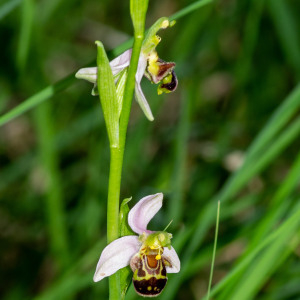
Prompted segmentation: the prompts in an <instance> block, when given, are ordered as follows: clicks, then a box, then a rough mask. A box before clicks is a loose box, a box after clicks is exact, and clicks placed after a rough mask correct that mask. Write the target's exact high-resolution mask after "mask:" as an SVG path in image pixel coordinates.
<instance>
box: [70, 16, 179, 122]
mask: <svg viewBox="0 0 300 300" xmlns="http://www.w3.org/2000/svg"><path fill="white" fill-rule="evenodd" d="M172 24H173V23H170V22H169V20H168V19H167V18H161V19H159V20H158V21H157V22H156V23H155V24H154V25H153V26H152V27H151V28H150V29H149V32H148V34H147V36H146V38H145V40H144V42H143V45H142V49H141V53H140V57H139V62H138V68H137V72H136V75H135V98H136V100H137V102H138V103H139V105H140V107H141V109H142V111H143V112H144V114H145V115H146V117H147V118H148V119H149V120H150V121H153V120H154V117H153V114H152V111H151V108H150V106H149V104H148V102H147V100H146V98H145V95H144V93H143V91H142V88H141V80H142V78H143V76H145V77H146V78H147V79H149V80H150V81H151V82H152V83H155V84H159V86H158V89H157V92H158V94H162V93H170V92H173V91H175V89H176V87H177V83H178V82H177V77H176V75H175V72H174V68H175V63H173V62H165V61H163V60H162V59H160V58H159V57H158V54H157V52H156V50H155V48H156V46H157V45H158V43H159V42H160V37H159V36H157V35H156V33H157V31H158V30H159V29H165V28H167V27H168V26H172ZM131 53H132V49H129V50H126V51H125V52H123V53H122V54H121V55H120V56H118V57H116V58H115V59H114V60H112V61H111V62H110V67H111V70H112V74H113V76H114V79H115V84H116V89H117V94H119V95H118V98H119V103H120V105H119V106H120V109H119V112H121V109H122V100H123V99H122V94H123V92H124V87H125V81H126V77H127V70H128V67H129V64H130V59H131ZM75 76H76V78H79V79H85V80H87V81H89V82H92V83H94V89H93V90H92V95H97V94H98V92H97V67H92V68H83V69H80V70H79V71H78V72H77V73H76V75H75ZM118 92H119V93H118Z"/></svg>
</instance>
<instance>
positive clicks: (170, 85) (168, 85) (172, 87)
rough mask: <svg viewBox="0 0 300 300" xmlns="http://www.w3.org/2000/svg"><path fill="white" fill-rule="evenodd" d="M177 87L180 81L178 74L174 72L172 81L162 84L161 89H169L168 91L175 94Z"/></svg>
mask: <svg viewBox="0 0 300 300" xmlns="http://www.w3.org/2000/svg"><path fill="white" fill-rule="evenodd" d="M177 85H178V80H177V77H176V74H175V72H174V71H172V81H171V82H170V83H162V84H161V85H160V88H163V89H167V90H168V91H170V92H173V91H175V90H176V88H177Z"/></svg>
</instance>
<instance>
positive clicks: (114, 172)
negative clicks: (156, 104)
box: [107, 147, 123, 300]
mask: <svg viewBox="0 0 300 300" xmlns="http://www.w3.org/2000/svg"><path fill="white" fill-rule="evenodd" d="M110 155H111V156H110V171H109V182H108V200H107V243H111V242H112V241H114V240H115V239H117V238H118V237H119V236H118V233H119V202H120V189H121V175H122V165H123V151H121V149H120V148H119V147H110ZM109 299H110V300H118V299H121V288H120V277H119V273H118V272H117V273H115V274H113V275H112V276H110V277H109Z"/></svg>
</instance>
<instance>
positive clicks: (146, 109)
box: [135, 82, 154, 121]
mask: <svg viewBox="0 0 300 300" xmlns="http://www.w3.org/2000/svg"><path fill="white" fill-rule="evenodd" d="M135 100H136V101H137V103H138V104H139V105H140V107H141V109H142V111H143V113H144V114H145V116H146V117H147V119H148V120H149V121H153V120H154V117H153V114H152V111H151V108H150V106H149V103H148V102H147V100H146V98H145V96H144V93H143V91H142V88H141V86H140V84H139V83H138V82H136V83H135Z"/></svg>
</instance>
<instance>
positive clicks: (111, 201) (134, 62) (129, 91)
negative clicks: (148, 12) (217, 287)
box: [107, 35, 144, 300]
mask: <svg viewBox="0 0 300 300" xmlns="http://www.w3.org/2000/svg"><path fill="white" fill-rule="evenodd" d="M143 39H144V35H139V36H136V37H135V41H134V44H133V49H132V56H131V61H130V67H129V71H128V77H127V81H126V86H125V91H124V99H123V108H122V112H121V116H120V143H119V146H118V147H111V148H110V154H111V157H110V173H109V182H108V202H107V242H108V243H110V242H112V241H113V240H115V239H117V238H118V237H119V230H118V229H119V203H120V189H121V175H122V167H123V156H124V150H125V142H126V132H127V127H128V122H129V116H130V110H131V103H132V97H133V93H134V88H135V74H136V71H137V66H138V61H139V56H140V52H141V47H142V42H143ZM119 276H120V275H119V272H117V273H115V274H114V275H112V276H110V277H109V299H110V300H119V299H121V288H120V277H119Z"/></svg>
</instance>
